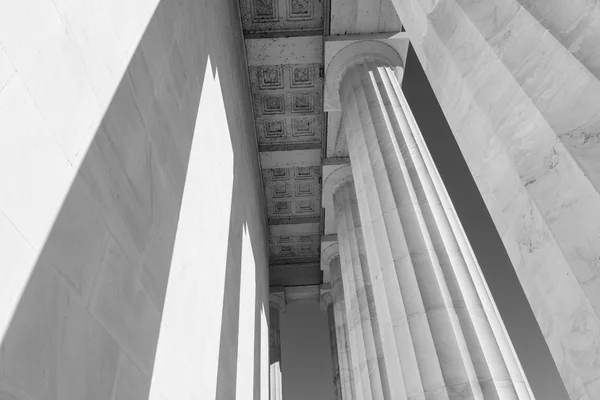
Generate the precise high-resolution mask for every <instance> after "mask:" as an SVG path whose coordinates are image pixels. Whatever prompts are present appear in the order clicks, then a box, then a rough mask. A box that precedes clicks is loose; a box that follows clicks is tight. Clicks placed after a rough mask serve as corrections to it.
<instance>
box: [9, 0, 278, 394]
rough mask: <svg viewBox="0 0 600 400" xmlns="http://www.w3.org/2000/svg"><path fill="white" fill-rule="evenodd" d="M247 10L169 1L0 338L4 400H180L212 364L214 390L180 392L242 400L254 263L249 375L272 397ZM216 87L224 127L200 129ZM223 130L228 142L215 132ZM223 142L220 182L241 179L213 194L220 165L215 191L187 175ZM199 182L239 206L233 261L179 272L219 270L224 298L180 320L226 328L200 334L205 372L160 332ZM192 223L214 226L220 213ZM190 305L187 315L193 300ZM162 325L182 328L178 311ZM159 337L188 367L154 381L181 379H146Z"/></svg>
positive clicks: (228, 4)
mask: <svg viewBox="0 0 600 400" xmlns="http://www.w3.org/2000/svg"><path fill="white" fill-rule="evenodd" d="M238 13H239V11H238V8H237V2H236V1H235V0H229V1H222V0H207V1H202V2H198V1H182V0H177V1H175V0H162V1H161V2H160V4H159V5H158V7H157V10H156V11H155V13H154V15H153V17H152V19H151V20H150V22H149V25H148V27H147V28H146V31H145V33H144V36H143V37H142V39H141V41H140V43H139V45H138V47H137V49H136V51H135V53H134V55H133V57H132V59H131V61H130V64H129V65H128V67H127V70H126V72H125V74H124V76H123V77H122V79H121V81H120V83H119V85H118V87H117V88H116V91H115V94H114V97H113V99H112V101H111V103H110V105H109V107H108V109H107V111H106V113H105V115H104V117H103V119H102V122H101V123H100V126H99V128H98V129H97V131H96V133H95V136H94V138H93V140H92V143H91V144H90V146H89V149H88V152H87V154H86V155H85V157H84V159H83V161H82V163H81V166H80V168H79V170H78V171H77V173H76V175H75V177H74V179H73V181H72V184H71V187H70V189H69V191H68V193H65V198H64V202H63V204H62V206H61V209H60V210H58V211H57V214H56V219H55V221H54V224H53V226H52V229H51V230H50V232H49V234H48V236H47V239H46V241H45V243H44V246H43V248H40V249H34V251H36V252H37V254H38V258H37V261H36V262H35V265H34V266H33V268H32V269H31V274H30V276H29V279H28V282H27V284H26V286H25V289H24V290H23V292H22V295H21V296H20V298H19V299H18V304H15V309H14V313H13V315H12V319H11V320H10V324H9V325H8V327H7V329H6V331H5V332H3V333H4V335H3V336H2V337H1V339H2V344H1V347H0V398H3V399H4V398H9V399H18V400H25V399H28V400H35V399H61V400H63V399H64V400H68V399H77V400H78V399H103V400H104V399H145V398H148V397H149V396H150V392H151V386H152V398H156V399H163V398H165V399H166V398H177V397H176V395H175V394H177V393H179V394H181V392H178V390H182V389H181V385H179V381H178V380H181V379H183V377H182V376H183V375H185V373H186V371H184V368H187V367H189V368H190V369H191V370H190V371H188V372H189V373H193V372H194V371H195V370H196V369H197V370H203V369H202V368H204V369H207V368H208V369H210V368H212V369H213V370H214V376H215V378H216V379H214V382H208V385H205V383H204V382H201V383H199V380H200V379H202V377H201V376H192V377H193V379H194V382H195V383H196V384H197V386H203V385H204V386H208V388H207V387H199V388H192V389H190V392H188V393H183V394H185V395H187V396H190V397H193V396H194V394H193V393H192V391H194V390H195V391H196V392H194V393H196V395H197V394H198V393H202V390H209V391H210V390H213V393H214V397H215V398H219V399H231V398H234V397H235V393H236V382H237V381H239V377H237V374H238V370H239V367H238V359H239V357H240V354H238V348H241V347H240V346H241V343H240V340H239V339H240V338H241V337H243V336H242V334H244V335H245V332H242V331H240V329H241V328H240V321H241V318H242V316H241V315H240V292H241V291H242V290H243V288H242V275H243V272H242V264H244V263H246V264H253V265H254V267H253V268H254V274H253V280H254V292H252V291H250V292H246V293H254V301H253V302H252V303H253V304H254V305H255V307H254V314H253V315H250V316H249V318H251V320H252V321H253V325H254V326H253V327H252V330H253V331H254V332H255V334H254V340H253V341H252V342H250V343H245V344H244V346H246V347H245V348H247V349H251V350H250V351H251V354H252V356H251V358H250V361H249V363H250V364H251V365H252V367H250V368H251V370H248V371H247V372H248V373H249V374H251V375H252V380H253V387H254V396H255V398H258V397H259V396H260V391H261V390H264V380H265V378H266V377H265V376H264V373H263V372H262V371H267V372H268V360H267V361H266V364H267V365H266V366H263V365H262V364H263V363H262V362H261V357H262V354H263V353H264V352H265V350H264V349H262V348H261V346H264V344H265V341H264V340H263V339H261V338H262V337H263V336H264V335H265V334H266V335H268V332H266V333H265V332H264V327H265V326H266V318H267V317H266V316H265V312H264V310H268V271H267V267H268V253H267V246H266V243H265V240H266V225H265V220H264V205H263V204H264V202H263V198H262V196H263V194H262V187H261V184H260V171H259V170H258V162H257V157H258V155H257V153H256V139H255V136H254V127H253V122H252V110H251V104H250V97H249V95H248V86H247V72H246V68H245V65H246V64H245V59H244V57H245V56H244V50H243V46H244V44H243V39H242V33H241V26H240V23H239V15H238ZM217 76H220V88H219V90H220V92H221V96H222V99H223V105H224V111H225V114H226V121H223V122H224V123H223V125H220V124H219V125H217V126H215V124H214V121H213V124H212V125H211V124H208V125H205V123H206V121H205V120H202V119H200V118H199V116H201V115H204V114H203V113H202V110H201V109H199V108H201V107H203V105H202V104H201V97H202V94H203V91H204V90H205V89H206V88H205V82H206V81H207V79H208V80H211V79H212V80H214V79H216V77H217ZM197 118H198V120H197ZM222 126H227V127H228V128H229V129H228V131H225V130H223V131H218V132H217V131H216V130H218V129H219V128H221V127H222ZM227 136H228V137H227ZM205 137H206V138H207V139H205ZM215 137H217V138H218V137H227V140H228V141H229V142H230V144H231V149H230V151H231V154H232V160H233V166H232V172H233V176H230V177H227V176H224V177H223V179H232V182H231V185H230V186H227V185H224V186H219V179H220V178H221V177H220V175H219V174H220V173H221V171H219V169H218V168H215V169H211V168H210V167H211V163H212V162H216V161H218V159H219V157H220V156H221V155H220V154H213V155H212V157H213V158H212V159H210V160H207V161H206V162H205V164H203V165H206V166H207V171H206V175H203V176H213V177H214V179H213V180H212V181H209V182H191V181H190V180H189V179H186V177H189V175H190V170H189V168H188V166H189V165H190V162H191V160H190V153H191V150H192V148H193V146H192V145H193V143H197V142H200V143H201V144H200V146H203V144H202V142H203V141H204V140H206V148H207V149H208V151H210V149H211V145H212V142H211V140H213V139H214V138H215ZM193 156H201V157H209V156H210V154H209V153H207V152H203V153H201V154H196V155H193ZM217 164H218V163H217ZM39 168H44V166H39ZM190 185H195V186H199V187H201V190H202V191H203V193H204V195H205V196H207V197H209V196H217V197H218V196H224V197H227V196H229V197H230V198H231V204H222V207H223V208H224V209H225V210H226V208H229V210H226V211H229V224H228V227H226V228H224V229H225V230H226V231H227V234H226V236H225V237H226V240H227V243H226V244H224V246H223V248H224V249H225V251H226V254H222V259H223V261H224V262H223V263H222V264H209V263H203V262H202V260H200V259H190V260H184V261H186V262H188V263H189V265H188V264H185V262H184V263H183V264H185V265H183V264H182V265H178V266H177V267H178V268H180V267H183V268H185V267H189V268H192V269H193V268H195V269H196V270H197V271H198V272H197V274H196V275H195V276H197V277H200V278H201V277H202V276H203V274H204V272H205V271H208V270H209V269H214V270H218V271H222V275H223V277H224V286H223V288H222V292H219V291H218V290H216V289H215V292H214V293H215V294H216V296H215V297H214V298H213V299H212V300H213V301H212V302H209V303H206V304H203V306H202V307H199V308H198V307H196V309H194V310H192V311H195V312H196V314H193V313H192V314H190V315H189V317H186V316H185V315H184V316H183V318H184V319H185V318H188V319H189V320H188V322H189V326H190V329H192V328H191V327H192V326H196V327H197V328H198V329H200V331H202V330H203V329H206V330H210V331H215V330H216V331H218V332H220V333H219V334H218V337H219V342H218V343H208V344H207V343H203V342H202V341H203V337H202V336H198V337H196V338H195V340H196V341H198V347H199V348H201V347H202V346H207V345H208V346H217V347H218V351H217V354H218V359H217V360H210V359H206V360H204V359H202V353H201V352H196V353H193V355H194V356H196V357H197V358H198V360H199V361H198V362H199V363H203V365H202V366H198V365H195V364H194V360H193V359H191V357H188V358H186V357H185V353H186V351H188V349H187V348H185V346H186V345H188V344H189V343H188V342H186V340H187V339H185V338H183V337H179V336H178V335H177V334H178V333H179V332H176V331H174V332H169V331H168V329H163V328H165V326H167V324H168V322H166V313H167V310H168V313H169V314H172V313H174V312H175V311H174V310H177V309H178V307H177V306H178V305H184V304H186V303H185V302H184V300H186V299H183V298H178V297H177V293H178V292H181V293H184V292H185V290H184V289H182V290H181V291H179V286H177V287H170V288H169V285H170V284H171V283H173V285H179V284H180V281H179V280H178V279H177V278H178V277H177V276H175V275H174V274H173V271H171V266H172V264H171V263H172V259H173V258H174V248H176V246H175V245H176V241H177V240H179V238H180V237H181V236H182V235H184V234H185V233H182V232H180V229H179V228H180V226H181V223H182V221H181V220H180V211H181V207H182V203H183V202H185V198H184V194H185V193H187V190H188V189H187V188H188V186H190ZM224 191H230V192H229V193H224ZM199 207H201V206H200V205H199ZM199 212H200V215H201V216H205V217H206V216H208V215H210V214H211V213H213V212H215V210H199ZM206 220H207V221H212V220H211V219H210V218H207V219H206ZM200 221H202V219H200ZM214 221H215V223H219V222H221V220H220V219H216V220H214ZM213 228H215V227H214V226H211V225H210V224H207V226H206V227H203V229H204V231H203V232H204V234H205V235H212V234H213ZM244 235H246V236H247V237H249V238H251V240H250V251H249V253H248V254H249V255H250V256H249V258H247V257H246V256H245V255H244V254H243V253H244V249H243V246H244V243H243V237H244ZM183 239H186V240H187V239H188V238H183ZM191 239H194V238H191ZM205 239H206V238H205V237H198V238H197V246H198V248H199V249H200V250H202V251H205V252H206V253H211V251H212V249H211V248H208V247H207V246H205V244H204V243H205V242H206V240H205ZM203 246H204V247H203ZM182 257H184V256H182ZM215 257H216V256H215ZM245 257H246V258H245ZM184 258H185V257H184ZM212 259H214V257H213V258H212ZM3 267H4V266H3ZM6 267H10V268H25V266H24V265H13V266H6ZM182 271H183V269H181V270H180V269H178V270H177V273H180V272H181V273H182ZM250 271H252V270H250ZM208 275H209V276H211V275H210V274H208ZM246 281H247V282H249V281H248V280H246ZM247 285H248V284H247ZM249 285H250V286H252V285H251V283H250V284H249ZM185 293H186V294H189V293H188V292H185ZM169 302H171V303H169ZM178 302H181V303H178ZM190 302H191V304H192V305H194V299H190ZM220 306H222V309H221V308H220ZM167 307H168V308H167ZM203 307H204V308H203ZM216 309H218V310H221V311H220V318H219V319H220V323H221V325H220V326H203V321H202V320H201V318H202V316H203V314H204V313H208V314H210V313H211V312H214V310H216ZM261 310H262V312H261ZM185 311H186V309H185V308H183V311H182V312H185ZM194 318H200V320H194ZM169 321H176V318H175V317H173V318H171V315H169ZM163 331H165V332H166V333H164V334H163ZM169 335H170V336H169ZM159 336H160V337H159ZM190 340H191V339H190ZM163 341H164V342H165V343H170V342H169V341H172V343H174V348H175V349H176V350H177V351H176V352H175V353H177V354H176V355H175V356H180V357H182V358H181V360H182V361H183V364H181V365H178V364H175V363H173V364H169V365H166V366H165V365H162V366H161V371H164V370H166V369H168V368H170V369H172V370H173V371H174V375H168V374H163V372H161V377H160V379H158V380H159V381H157V382H153V372H156V371H157V368H158V366H157V359H155V356H156V355H157V353H156V351H157V346H159V343H162V342H163ZM266 345H267V346H268V341H267V342H266ZM165 346H167V345H165ZM166 348H169V347H168V346H167V347H166ZM169 349H170V348H169ZM196 350H197V349H196ZM164 360H170V359H168V358H165V359H164ZM173 360H176V358H175V359H173ZM160 362H161V363H162V362H163V359H161V361H160ZM244 372H246V370H244ZM169 379H172V380H169ZM266 379H268V377H267V378H266ZM261 382H262V383H261ZM155 384H156V388H154V386H155ZM211 385H213V387H212V388H211V387H210V386H211ZM261 385H262V386H261ZM176 386H179V387H176ZM196 398H204V397H196ZM245 398H250V397H245Z"/></svg>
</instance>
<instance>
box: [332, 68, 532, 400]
mask: <svg viewBox="0 0 600 400" xmlns="http://www.w3.org/2000/svg"><path fill="white" fill-rule="evenodd" d="M341 91H342V93H341V95H342V96H341V97H342V99H343V101H344V103H343V112H344V115H343V126H344V128H345V131H346V134H347V139H348V149H349V153H350V159H351V164H352V172H353V177H354V180H355V185H356V192H357V193H356V195H357V199H358V208H359V211H360V218H361V221H362V227H363V233H364V237H365V238H364V241H365V246H366V253H367V258H368V259H369V262H368V263H369V265H370V264H372V263H377V264H379V265H381V269H382V273H384V274H385V275H386V276H385V278H384V279H385V280H386V294H387V296H388V299H389V302H390V304H389V310H390V311H389V312H390V315H391V316H392V321H393V322H392V326H393V331H394V335H395V339H396V347H397V349H398V352H397V353H396V355H395V357H398V358H399V360H400V363H401V366H402V378H403V381H404V386H405V387H404V390H405V393H404V396H405V397H406V398H413V397H414V398H417V397H419V396H422V395H423V394H425V396H426V397H428V398H436V399H437V398H440V399H454V398H456V399H458V398H460V399H465V398H466V399H483V398H485V399H528V398H529V395H530V393H529V391H528V386H527V384H526V380H525V379H524V377H523V375H522V372H521V370H520V368H519V366H518V362H517V361H516V358H515V357H514V353H513V351H512V347H511V346H510V344H509V341H508V338H507V337H506V332H505V330H504V329H503V327H502V326H501V323H500V322H499V318H498V315H497V312H496V309H495V307H494V306H493V301H492V300H491V298H490V296H489V291H487V287H486V286H485V283H484V282H483V280H482V279H481V273H480V270H479V266H478V265H477V263H476V261H475V259H474V257H473V256H472V253H471V249H470V247H469V246H468V242H467V241H466V237H464V232H462V229H458V227H460V224H459V223H458V221H457V219H456V218H455V214H454V210H453V208H452V207H451V203H450V200H449V198H448V197H447V194H446V193H445V190H444V191H443V192H442V191H441V189H440V188H443V185H442V183H441V181H439V176H438V175H437V171H435V167H434V166H433V163H432V162H431V160H430V156H429V153H428V152H427V149H426V148H425V147H424V146H423V143H422V142H420V144H421V146H420V147H419V146H418V144H417V140H415V137H417V138H418V139H419V140H420V139H422V138H421V136H420V131H418V127H416V124H415V123H414V120H412V114H411V113H410V110H409V109H408V106H407V105H406V102H405V100H404V97H403V96H402V93H401V91H400V86H399V85H398V82H397V80H396V78H395V75H394V72H393V71H392V70H390V69H385V68H373V67H369V68H367V66H365V65H359V66H356V67H353V68H351V69H350V70H349V71H348V73H347V75H346V77H345V78H344V80H343V82H342V87H341ZM407 115H410V118H408V117H407ZM432 171H433V172H434V173H432ZM338 234H339V233H338ZM482 299H483V300H482ZM507 344H508V345H507ZM386 356H387V354H386ZM509 371H510V372H509ZM393 379H398V378H395V377H391V376H389V375H388V380H393Z"/></svg>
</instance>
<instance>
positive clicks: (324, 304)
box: [320, 285, 343, 400]
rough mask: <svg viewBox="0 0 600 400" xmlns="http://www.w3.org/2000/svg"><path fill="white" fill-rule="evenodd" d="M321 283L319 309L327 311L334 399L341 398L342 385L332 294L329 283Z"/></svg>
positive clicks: (338, 399) (340, 399) (339, 399)
mask: <svg viewBox="0 0 600 400" xmlns="http://www.w3.org/2000/svg"><path fill="white" fill-rule="evenodd" d="M326 286H327V287H325V285H321V298H320V304H321V309H322V310H323V311H325V312H327V325H328V328H329V347H330V349H331V365H332V367H333V390H334V399H335V400H342V399H343V397H342V386H341V382H340V360H339V356H338V348H337V346H338V344H337V341H338V339H337V337H336V326H335V312H334V310H333V296H332V294H331V288H330V287H329V286H330V285H326Z"/></svg>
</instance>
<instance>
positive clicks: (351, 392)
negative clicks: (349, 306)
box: [325, 245, 362, 400]
mask: <svg viewBox="0 0 600 400" xmlns="http://www.w3.org/2000/svg"><path fill="white" fill-rule="evenodd" d="M335 247H336V249H337V245H335ZM325 262H326V263H327V264H328V265H329V268H330V270H331V297H332V303H333V320H334V322H335V337H336V346H337V357H338V366H339V371H340V388H341V395H342V399H344V400H353V399H358V398H361V397H360V396H361V395H362V386H361V380H360V379H355V377H354V371H353V364H352V355H351V354H352V350H353V348H352V345H351V342H350V339H349V331H348V320H347V313H346V302H345V298H344V284H343V281H342V276H341V271H340V257H339V252H336V253H335V254H333V255H332V256H330V257H329V258H328V259H327V260H326V261H325Z"/></svg>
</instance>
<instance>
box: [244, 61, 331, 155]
mask: <svg viewBox="0 0 600 400" xmlns="http://www.w3.org/2000/svg"><path fill="white" fill-rule="evenodd" d="M320 69H321V65H320V64H282V65H260V66H251V67H250V68H249V72H250V83H251V88H252V96H253V103H254V111H255V115H256V118H255V120H256V132H257V133H258V141H259V144H261V145H269V144H298V143H315V142H317V143H318V142H320V141H321V137H322V133H323V112H322V109H323V108H322V93H323V90H322V87H323V78H322V77H321V76H320V75H321V74H320Z"/></svg>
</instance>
